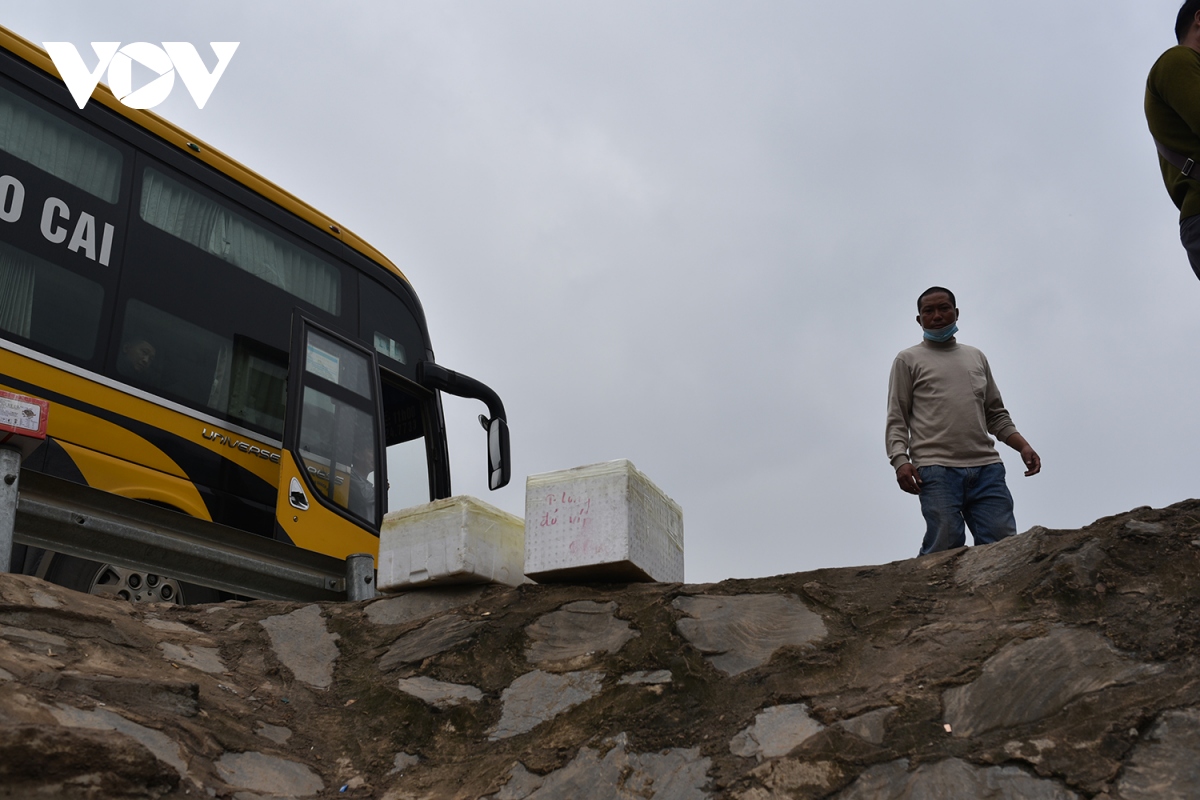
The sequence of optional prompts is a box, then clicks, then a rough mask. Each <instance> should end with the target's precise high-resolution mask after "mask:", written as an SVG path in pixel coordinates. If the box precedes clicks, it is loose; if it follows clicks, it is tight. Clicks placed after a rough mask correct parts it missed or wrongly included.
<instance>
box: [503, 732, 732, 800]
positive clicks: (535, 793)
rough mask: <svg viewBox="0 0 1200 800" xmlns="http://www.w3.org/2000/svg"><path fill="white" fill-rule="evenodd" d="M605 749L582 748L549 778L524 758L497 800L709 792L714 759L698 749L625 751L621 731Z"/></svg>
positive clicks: (651, 799) (672, 798)
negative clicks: (531, 770)
mask: <svg viewBox="0 0 1200 800" xmlns="http://www.w3.org/2000/svg"><path fill="white" fill-rule="evenodd" d="M605 745H606V746H607V752H603V751H602V750H592V749H591V748H588V747H584V748H581V749H580V751H579V754H578V755H576V756H575V758H574V760H572V761H571V762H570V763H569V764H567V765H566V766H565V767H563V768H562V769H558V770H555V771H554V772H551V773H550V774H549V775H546V776H545V777H541V776H535V775H531V774H530V773H529V772H528V771H527V770H525V768H524V766H523V765H521V764H520V763H518V764H516V765H515V766H514V767H513V770H512V773H511V775H510V778H509V782H508V784H506V785H505V787H504V789H502V790H501V791H500V792H498V793H497V794H496V795H494V796H493V797H494V798H495V800H580V798H588V800H633V798H648V800H702V798H707V797H709V796H710V795H709V793H708V792H706V791H705V790H704V786H705V785H706V784H707V783H708V776H707V773H708V768H709V765H710V763H711V762H710V760H709V759H707V758H702V757H701V755H700V751H699V749H698V748H691V749H683V748H673V749H670V750H665V751H663V752H661V753H643V754H637V753H627V752H626V746H627V745H628V738H627V737H626V736H625V735H624V734H620V735H618V736H616V737H614V738H613V740H611V741H609V742H605Z"/></svg>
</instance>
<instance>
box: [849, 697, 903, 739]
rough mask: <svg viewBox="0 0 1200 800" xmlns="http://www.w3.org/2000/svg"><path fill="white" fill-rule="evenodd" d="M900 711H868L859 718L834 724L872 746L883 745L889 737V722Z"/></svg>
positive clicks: (883, 709)
mask: <svg viewBox="0 0 1200 800" xmlns="http://www.w3.org/2000/svg"><path fill="white" fill-rule="evenodd" d="M899 710H900V709H898V708H896V707H895V706H888V707H887V708H877V709H875V710H874V711H868V712H867V713H866V714H859V715H858V716H857V717H851V718H850V719H842V720H838V721H837V722H835V723H834V724H835V725H836V726H837V727H839V728H841V729H842V730H844V731H846V732H847V733H849V734H851V735H853V736H857V737H858V738H860V739H862V740H864V741H867V742H870V743H871V744H883V739H884V737H885V736H886V735H887V724H888V720H890V719H891V718H892V717H894V716H896V713H897V712H898V711H899Z"/></svg>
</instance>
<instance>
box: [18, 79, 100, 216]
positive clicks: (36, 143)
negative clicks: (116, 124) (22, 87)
mask: <svg viewBox="0 0 1200 800" xmlns="http://www.w3.org/2000/svg"><path fill="white" fill-rule="evenodd" d="M0 149H2V150H4V151H5V152H6V153H9V154H10V155H13V156H15V157H17V158H19V159H21V160H22V161H25V162H27V163H29V164H32V165H33V166H35V167H37V168H38V169H40V170H43V171H45V172H49V173H50V174H51V175H53V176H55V177H56V178H61V179H62V180H64V181H66V182H67V183H70V184H71V185H73V186H78V187H79V188H80V189H83V190H84V191H85V192H88V193H89V194H93V195H95V196H96V197H99V198H100V199H101V200H106V201H108V202H110V203H115V202H117V195H118V192H119V191H120V188H121V154H120V153H119V152H118V151H117V149H116V148H114V147H110V146H109V145H107V144H105V143H104V142H101V141H100V140H99V139H96V138H94V137H92V136H89V135H88V134H86V133H84V132H83V131H81V130H79V129H78V128H76V127H75V126H74V125H71V124H70V123H68V122H65V121H64V120H61V119H59V118H58V117H56V116H54V115H53V114H49V113H47V112H45V111H43V110H41V109H40V108H38V107H37V106H35V105H33V104H32V103H29V102H26V101H25V100H23V99H21V98H20V97H17V96H16V95H15V94H12V93H11V92H8V91H6V90H3V89H0Z"/></svg>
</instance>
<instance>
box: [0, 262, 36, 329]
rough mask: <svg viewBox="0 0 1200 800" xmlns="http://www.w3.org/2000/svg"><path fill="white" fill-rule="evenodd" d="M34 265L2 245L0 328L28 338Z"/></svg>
mask: <svg viewBox="0 0 1200 800" xmlns="http://www.w3.org/2000/svg"><path fill="white" fill-rule="evenodd" d="M33 289H34V270H33V264H30V263H29V262H28V261H27V260H26V259H24V258H23V257H22V256H21V254H20V253H19V252H17V251H15V250H13V249H11V248H8V247H4V246H0V329H3V330H6V331H8V332H9V333H14V334H16V335H17V336H22V337H24V338H26V339H28V338H29V330H30V325H31V324H32V323H33Z"/></svg>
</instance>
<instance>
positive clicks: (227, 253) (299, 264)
mask: <svg viewBox="0 0 1200 800" xmlns="http://www.w3.org/2000/svg"><path fill="white" fill-rule="evenodd" d="M141 216H142V219H144V220H145V221H146V222H147V223H149V224H151V225H153V226H154V227H156V228H158V229H159V230H163V231H166V232H167V233H169V234H171V235H172V236H177V237H179V238H180V239H182V240H184V241H185V242H188V243H189V244H192V245H195V246H196V247H199V248H200V249H202V250H205V251H207V252H209V253H212V254H213V255H215V256H217V257H218V258H221V259H223V260H224V261H228V262H229V263H230V264H233V265H234V266H235V267H238V268H239V269H242V270H245V271H246V272H249V273H250V274H251V275H254V276H255V277H258V278H261V279H262V280H264V281H266V282H267V283H270V284H272V285H273V286H278V287H279V288H280V289H283V290H284V291H286V292H289V293H291V294H293V295H295V296H296V297H299V298H300V299H301V300H305V301H307V302H309V303H312V304H313V305H315V306H317V307H318V308H322V309H324V310H326V311H328V312H330V313H331V314H337V313H339V311H340V302H339V300H340V291H339V290H340V289H341V276H340V274H339V272H338V270H337V268H335V267H334V266H333V265H331V264H328V263H326V262H324V261H321V260H320V259H318V258H316V257H314V256H312V255H310V254H308V253H306V252H305V251H303V250H301V249H300V248H299V247H296V246H295V245H293V244H291V243H289V242H287V241H285V240H284V239H282V238H281V237H279V236H276V235H275V234H273V233H271V232H269V231H267V230H266V229H264V228H262V227H261V226H259V225H256V224H254V223H252V222H250V221H249V220H247V219H244V218H243V217H241V216H239V215H237V214H235V213H233V212H232V211H230V210H229V209H227V208H225V207H223V206H221V205H219V204H218V203H216V202H214V201H212V200H209V199H208V198H207V197H204V196H202V195H200V194H198V193H197V192H194V191H192V190H191V189H189V188H187V187H186V186H184V185H183V184H181V183H179V182H178V181H175V180H172V179H171V178H168V177H167V176H165V175H163V174H162V173H160V172H157V171H156V170H152V169H147V170H146V173H145V177H144V179H143V181H142V204H141Z"/></svg>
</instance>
